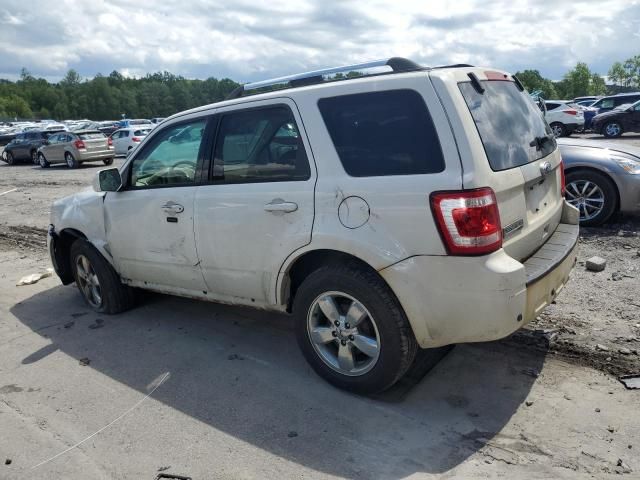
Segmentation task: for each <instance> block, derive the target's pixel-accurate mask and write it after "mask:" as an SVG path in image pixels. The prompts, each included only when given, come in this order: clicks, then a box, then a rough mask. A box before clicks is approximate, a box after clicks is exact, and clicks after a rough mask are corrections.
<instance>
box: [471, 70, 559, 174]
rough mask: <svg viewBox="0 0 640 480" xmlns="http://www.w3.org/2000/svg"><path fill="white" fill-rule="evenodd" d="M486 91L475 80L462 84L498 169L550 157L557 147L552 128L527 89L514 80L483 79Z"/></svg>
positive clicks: (494, 168) (492, 166)
mask: <svg viewBox="0 0 640 480" xmlns="http://www.w3.org/2000/svg"><path fill="white" fill-rule="evenodd" d="M480 83H481V84H482V87H483V88H484V92H483V93H480V92H478V91H477V90H476V89H475V88H474V87H473V85H472V84H471V82H462V83H459V84H458V87H459V88H460V92H461V93H462V96H463V97H464V100H465V102H466V104H467V107H468V108H469V111H470V112H471V116H472V117H473V120H474V122H475V124H476V128H477V129H478V133H479V134H480V139H481V140H482V144H483V146H484V150H485V152H486V155H487V159H488V160H489V165H490V166H491V169H492V170H494V171H499V170H507V169H509V168H515V167H519V166H521V165H525V164H527V163H529V162H533V161H535V160H538V159H540V158H542V157H546V156H547V155H549V154H550V153H551V152H553V151H554V150H555V149H556V141H555V139H554V138H553V135H552V133H551V129H550V128H549V126H548V125H547V123H546V122H545V121H544V119H543V118H542V115H540V112H539V111H538V109H537V108H536V105H535V103H533V101H532V100H531V98H529V95H528V94H527V93H526V92H522V91H520V90H518V87H516V84H515V83H514V82H506V81H495V80H483V81H481V82H480Z"/></svg>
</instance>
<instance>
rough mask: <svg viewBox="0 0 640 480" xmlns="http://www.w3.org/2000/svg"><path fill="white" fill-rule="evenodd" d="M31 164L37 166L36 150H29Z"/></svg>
mask: <svg viewBox="0 0 640 480" xmlns="http://www.w3.org/2000/svg"><path fill="white" fill-rule="evenodd" d="M31 163H33V164H34V165H38V152H37V151H36V150H31Z"/></svg>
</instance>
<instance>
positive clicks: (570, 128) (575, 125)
mask: <svg viewBox="0 0 640 480" xmlns="http://www.w3.org/2000/svg"><path fill="white" fill-rule="evenodd" d="M564 126H565V128H566V129H567V133H573V132H575V131H576V130H580V129H582V128H584V121H583V122H582V123H565V124H564Z"/></svg>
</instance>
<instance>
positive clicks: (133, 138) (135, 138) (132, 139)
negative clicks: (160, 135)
mask: <svg viewBox="0 0 640 480" xmlns="http://www.w3.org/2000/svg"><path fill="white" fill-rule="evenodd" d="M131 141H132V142H140V141H142V139H141V138H140V137H131Z"/></svg>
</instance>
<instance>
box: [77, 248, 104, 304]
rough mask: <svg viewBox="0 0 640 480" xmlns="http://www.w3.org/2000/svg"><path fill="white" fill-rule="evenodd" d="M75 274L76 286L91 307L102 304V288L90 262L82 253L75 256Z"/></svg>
mask: <svg viewBox="0 0 640 480" xmlns="http://www.w3.org/2000/svg"><path fill="white" fill-rule="evenodd" d="M76 274H77V279H78V286H79V287H80V290H81V291H82V294H83V295H84V298H86V299H87V302H89V304H90V305H91V306H92V307H95V308H99V307H100V306H101V305H102V289H101V288H100V281H99V280H98V276H97V275H96V272H95V271H94V270H93V267H92V266H91V262H89V259H88V258H87V257H85V256H84V255H78V257H77V258H76Z"/></svg>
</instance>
